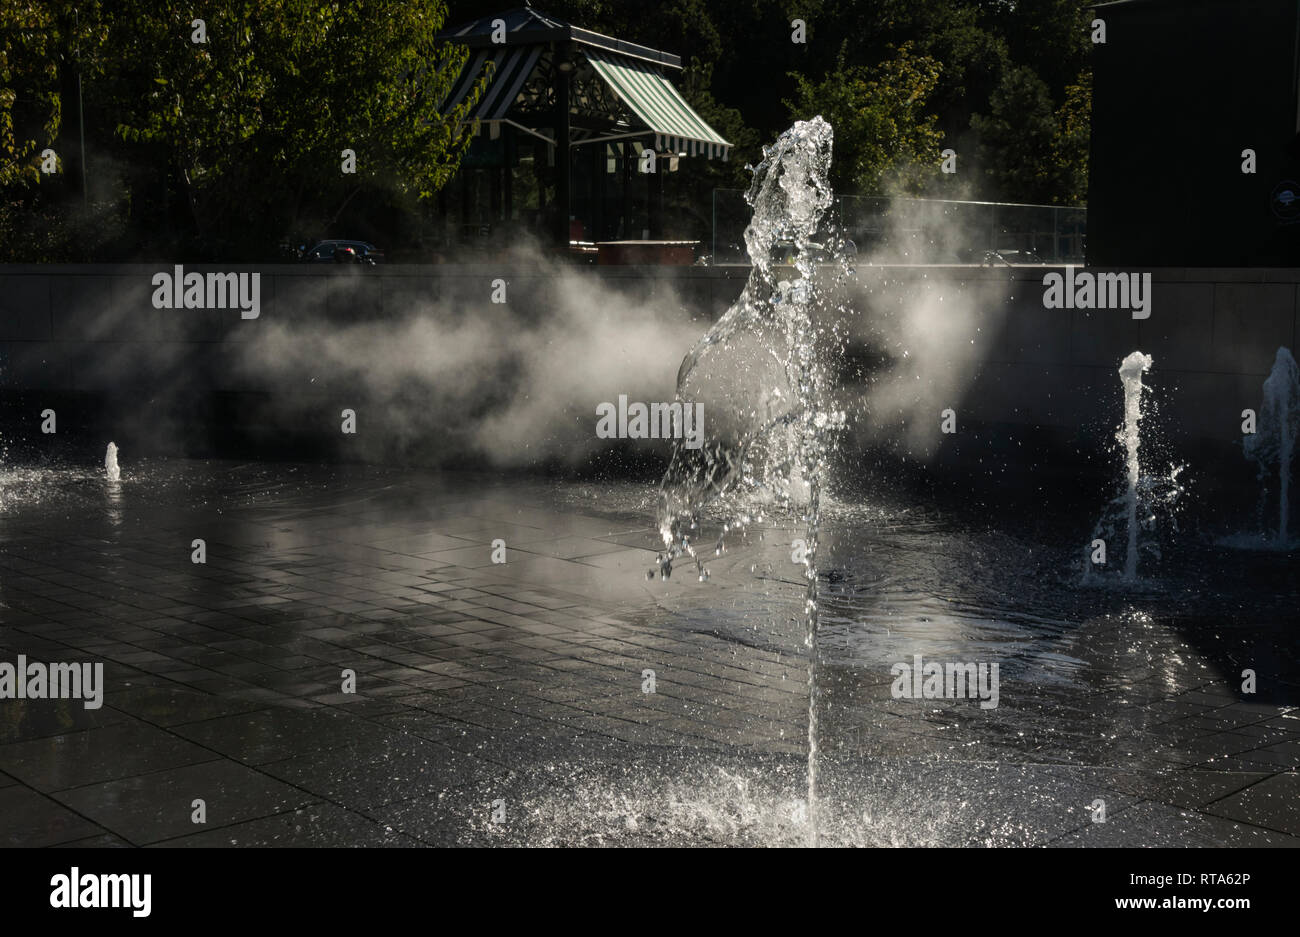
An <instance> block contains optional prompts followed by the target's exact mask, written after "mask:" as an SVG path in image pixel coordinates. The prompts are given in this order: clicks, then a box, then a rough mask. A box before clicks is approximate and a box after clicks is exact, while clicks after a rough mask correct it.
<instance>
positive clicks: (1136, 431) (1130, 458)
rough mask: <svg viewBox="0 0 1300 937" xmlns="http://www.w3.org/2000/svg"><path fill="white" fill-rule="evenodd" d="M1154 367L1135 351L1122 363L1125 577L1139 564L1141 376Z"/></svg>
mask: <svg viewBox="0 0 1300 937" xmlns="http://www.w3.org/2000/svg"><path fill="white" fill-rule="evenodd" d="M1150 368H1151V356H1150V355H1144V354H1142V352H1140V351H1135V352H1133V353H1132V354H1130V355H1129V356H1128V357H1127V358H1125V359H1124V360H1123V362H1121V363H1120V366H1119V378H1120V380H1121V381H1123V383H1124V425H1123V427H1121V428H1120V431H1119V440H1120V442H1121V443H1122V444H1123V446H1124V451H1125V461H1124V465H1125V468H1126V470H1127V473H1128V492H1127V494H1126V496H1125V498H1126V500H1125V504H1126V507H1127V518H1128V553H1127V554H1125V556H1124V579H1125V581H1127V582H1132V581H1133V580H1134V579H1136V578H1137V565H1138V483H1139V482H1140V481H1141V479H1142V464H1141V462H1140V461H1139V460H1138V446H1139V445H1141V443H1142V436H1141V432H1140V427H1139V425H1138V424H1139V423H1140V421H1141V420H1142V390H1143V387H1142V375H1143V374H1144V373H1145V372H1146V371H1148V370H1150Z"/></svg>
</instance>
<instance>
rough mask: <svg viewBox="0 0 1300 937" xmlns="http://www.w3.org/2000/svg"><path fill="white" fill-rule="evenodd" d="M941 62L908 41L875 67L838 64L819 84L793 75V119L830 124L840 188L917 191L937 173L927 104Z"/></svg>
mask: <svg viewBox="0 0 1300 937" xmlns="http://www.w3.org/2000/svg"><path fill="white" fill-rule="evenodd" d="M939 74H940V66H939V63H938V62H936V61H935V60H934V59H932V58H930V57H929V56H924V55H916V54H915V52H914V49H913V47H912V45H911V44H910V43H904V44H903V45H902V46H900V47H899V48H898V49H896V50H894V54H893V55H892V57H890V58H888V59H886V60H885V61H883V62H881V63H880V64H878V65H874V66H870V67H864V66H860V65H848V64H846V62H845V53H844V50H843V49H841V52H840V55H839V57H838V59H837V61H836V67H835V68H834V69H833V70H832V72H831V73H830V74H828V75H827V77H826V78H824V79H823V80H822V81H820V82H816V83H814V82H811V81H809V80H808V79H807V78H805V77H803V76H802V75H798V74H795V75H793V76H792V77H793V78H794V80H795V95H794V97H793V98H792V99H790V100H788V101H787V102H786V106H787V107H788V109H789V112H790V117H791V118H792V119H795V120H807V119H809V118H811V117H813V116H815V115H817V114H821V115H822V116H823V117H825V118H826V119H827V120H828V121H830V123H831V126H832V127H834V128H835V158H834V160H833V161H832V164H831V184H832V186H833V187H834V188H835V191H836V192H837V193H839V194H850V193H852V194H859V195H878V194H883V193H885V192H886V191H890V192H895V191H908V192H918V191H920V189H921V188H922V187H923V186H924V184H925V182H926V181H927V180H929V179H931V178H933V176H934V175H935V174H936V173H937V171H938V166H939V159H940V157H939V150H940V143H941V140H942V135H941V134H940V133H939V130H938V128H937V126H936V121H937V118H936V117H935V115H934V114H933V113H931V112H930V111H929V109H928V107H927V102H928V99H929V96H930V95H931V94H932V93H933V91H934V89H935V87H936V86H937V84H938V81H939Z"/></svg>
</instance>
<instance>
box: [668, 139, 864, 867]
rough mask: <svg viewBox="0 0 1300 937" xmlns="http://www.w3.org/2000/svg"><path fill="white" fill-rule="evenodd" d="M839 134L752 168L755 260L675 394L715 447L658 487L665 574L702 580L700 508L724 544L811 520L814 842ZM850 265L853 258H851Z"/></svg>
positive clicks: (768, 152) (680, 451) (690, 357)
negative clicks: (780, 519) (819, 556)
mask: <svg viewBox="0 0 1300 937" xmlns="http://www.w3.org/2000/svg"><path fill="white" fill-rule="evenodd" d="M832 141H833V134H832V130H831V126H830V124H828V123H826V121H824V120H822V118H820V117H815V118H813V119H812V120H810V121H799V122H797V123H795V125H794V126H793V127H791V128H790V129H789V130H787V131H785V132H784V133H783V134H781V136H780V137H779V138H778V139H777V141H776V143H775V144H774V145H773V146H770V147H764V148H763V159H762V161H761V162H760V163H759V165H758V166H757V167H756V168H755V169H754V179H753V182H752V184H751V185H750V188H749V191H748V192H747V193H746V195H745V200H746V201H747V202H748V203H749V205H750V206H751V207H752V208H753V216H752V218H751V221H750V224H749V226H748V227H747V228H746V229H745V246H746V250H747V251H748V253H749V258H750V262H751V263H752V265H753V267H752V270H751V272H750V276H749V280H748V282H747V283H746V285H745V289H744V292H743V293H742V294H741V296H740V298H739V299H738V300H736V302H735V304H734V305H733V306H732V307H731V308H730V309H728V310H727V312H726V313H725V314H724V315H723V316H722V318H720V319H719V320H718V322H717V323H716V324H715V325H714V326H713V327H712V328H711V329H709V331H708V332H707V333H706V334H705V335H704V337H703V338H701V339H700V341H699V342H697V343H696V345H695V347H694V348H692V349H691V351H690V352H689V353H688V354H687V355H686V357H685V359H684V360H683V361H682V365H681V368H680V370H679V371H678V375H677V400H678V401H680V402H681V403H682V404H683V406H684V407H685V406H689V405H694V404H697V403H699V404H702V405H703V413H704V425H705V427H706V430H705V442H704V444H703V445H702V446H700V447H698V448H695V449H688V448H686V447H685V445H684V444H683V443H682V442H681V441H679V442H677V443H676V444H675V446H674V450H673V457H672V462H671V463H670V465H669V467H668V471H667V473H666V474H665V476H664V479H663V483H662V485H661V486H660V495H659V506H658V517H657V521H658V525H659V531H660V534H661V535H662V538H663V543H664V552H663V553H662V554H661V555H660V557H659V572H660V576H661V577H663V578H667V577H668V576H669V575H671V573H672V566H673V561H674V560H675V559H676V558H678V557H681V556H684V555H685V556H689V557H690V558H691V559H693V560H694V561H695V566H696V569H697V571H698V572H699V575H700V578H701V579H702V580H703V579H705V578H706V577H707V571H706V570H705V568H704V563H703V559H702V557H701V556H700V555H699V554H698V553H697V551H696V547H695V545H694V543H693V542H692V541H693V539H694V538H695V535H696V533H695V532H696V531H697V530H699V529H700V527H701V524H702V512H703V511H704V509H705V508H706V507H709V506H711V505H714V503H715V502H719V501H721V502H723V503H722V504H721V505H718V506H720V507H721V508H722V513H723V515H724V518H725V519H724V520H723V521H722V522H721V530H720V533H719V535H718V538H717V540H716V542H715V544H714V548H713V549H714V552H715V554H718V553H721V552H722V551H723V549H724V543H723V540H724V538H725V536H726V534H727V533H728V532H729V531H733V530H736V529H738V528H743V527H744V526H745V525H746V524H747V523H748V522H749V521H750V520H751V519H752V517H754V516H758V517H761V516H762V513H763V511H765V510H776V509H781V508H788V507H790V506H791V505H798V506H802V507H803V509H804V511H803V516H804V521H805V524H806V534H805V543H806V550H805V551H804V560H803V565H804V576H805V579H806V583H807V586H806V591H805V597H804V617H805V622H806V628H805V634H804V643H805V645H806V646H807V648H808V652H809V662H808V688H809V692H808V829H809V837H810V841H811V842H813V843H814V844H815V843H816V831H817V817H816V789H817V774H816V772H817V724H816V719H817V714H816V694H817V685H816V656H817V570H816V553H817V539H818V514H819V507H820V496H821V491H820V488H821V481H822V478H821V474H822V471H823V467H824V463H825V451H826V437H827V434H828V433H829V432H830V431H831V430H832V429H834V428H836V427H838V426H842V425H843V414H842V413H829V412H827V411H826V410H824V409H823V397H822V388H823V373H822V367H821V364H820V359H819V350H818V341H817V330H816V328H815V326H814V324H813V320H812V311H813V309H814V308H815V306H816V305H817V303H818V295H817V293H818V291H817V288H816V286H815V284H814V282H813V273H814V270H815V260H814V257H813V254H812V252H811V251H810V250H809V244H810V242H811V241H812V239H813V236H814V234H815V233H816V232H817V230H818V227H819V225H820V223H821V219H822V216H823V214H824V213H825V211H826V209H827V208H829V207H830V205H831V200H832V195H831V187H830V183H829V181H828V175H829V171H830V161H831V146H832ZM790 245H793V246H794V251H795V268H796V270H797V271H798V276H797V277H796V278H795V279H794V280H793V281H785V280H782V281H780V282H778V281H777V279H776V274H775V273H774V272H773V252H774V250H775V249H782V250H783V252H784V251H785V250H788V249H789V246H790ZM841 268H842V269H843V270H846V269H847V265H846V264H843V263H841Z"/></svg>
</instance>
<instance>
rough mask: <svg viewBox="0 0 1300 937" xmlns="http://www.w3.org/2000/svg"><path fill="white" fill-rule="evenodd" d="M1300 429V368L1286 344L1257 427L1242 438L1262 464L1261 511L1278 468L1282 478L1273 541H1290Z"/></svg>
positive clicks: (1245, 447) (1269, 382)
mask: <svg viewBox="0 0 1300 937" xmlns="http://www.w3.org/2000/svg"><path fill="white" fill-rule="evenodd" d="M1298 431H1300V368H1297V366H1296V360H1295V358H1294V357H1292V355H1291V352H1290V351H1289V350H1288V349H1286V348H1279V349H1278V350H1277V357H1276V358H1275V359H1274V361H1273V370H1272V371H1270V372H1269V375H1268V378H1267V379H1266V380H1265V381H1264V402H1263V405H1262V406H1261V407H1260V409H1259V424H1258V426H1257V427H1256V431H1255V432H1254V433H1252V434H1248V435H1247V436H1246V437H1245V438H1244V439H1243V441H1242V449H1243V451H1244V452H1245V455H1246V458H1248V459H1250V460H1251V461H1253V462H1255V463H1257V464H1258V465H1259V480H1260V484H1261V486H1265V487H1264V490H1263V492H1262V493H1261V503H1260V508H1261V512H1262V510H1263V506H1264V500H1265V499H1266V498H1267V487H1266V486H1267V479H1268V476H1269V475H1270V474H1272V472H1273V471H1274V469H1276V472H1277V481H1278V521H1277V535H1276V537H1275V538H1274V540H1273V541H1272V542H1273V544H1275V545H1277V546H1280V547H1285V546H1286V545H1287V544H1288V543H1289V542H1290V541H1289V535H1288V528H1289V526H1290V509H1291V508H1290V493H1291V458H1292V456H1293V455H1294V453H1295V440H1296V435H1297V432H1298Z"/></svg>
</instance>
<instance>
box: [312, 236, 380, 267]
mask: <svg viewBox="0 0 1300 937" xmlns="http://www.w3.org/2000/svg"><path fill="white" fill-rule="evenodd" d="M302 260H303V263H309V264H336V263H337V264H369V265H371V266H372V267H373V266H374V265H375V264H381V263H383V262H384V252H383V251H381V250H380V249H379V248H377V247H375V245H373V244H367V243H366V242H365V241H321V242H320V243H319V244H317V245H316V246H315V247H313V248H312V249H311V250H309V251H305V252H304V253H303V255H302Z"/></svg>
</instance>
